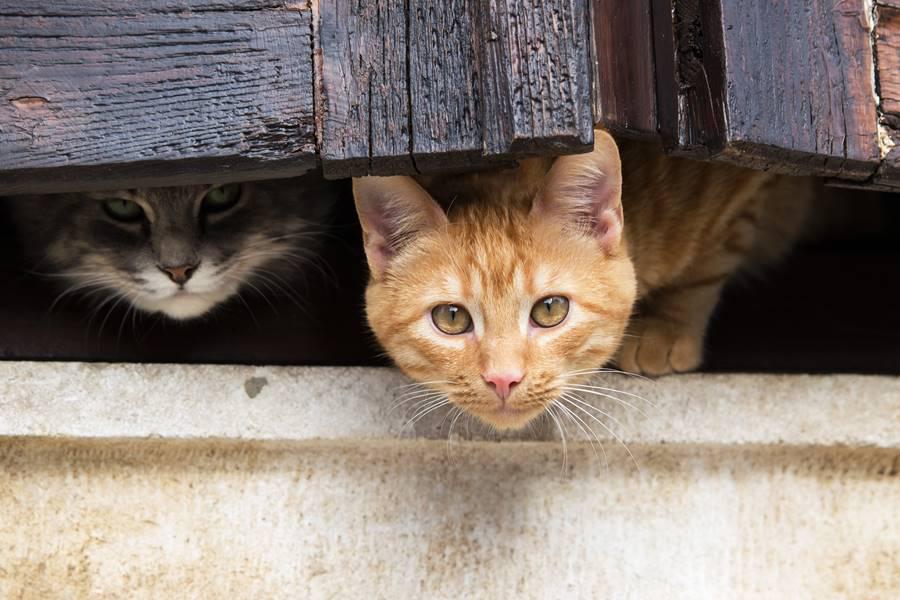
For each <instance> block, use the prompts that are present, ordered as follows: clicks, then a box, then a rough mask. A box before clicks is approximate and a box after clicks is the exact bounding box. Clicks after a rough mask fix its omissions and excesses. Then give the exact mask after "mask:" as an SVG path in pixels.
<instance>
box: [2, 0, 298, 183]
mask: <svg viewBox="0 0 900 600" xmlns="http://www.w3.org/2000/svg"><path fill="white" fill-rule="evenodd" d="M188 6H189V8H187V9H186V8H185V3H184V2H175V1H174V0H148V1H145V2H113V1H110V0H70V1H66V2H57V3H47V2H41V1H38V0H22V1H20V2H14V3H4V6H3V7H2V8H0V193H9V192H17V191H26V190H27V191H31V192H38V191H60V190H65V189H96V188H115V187H122V186H128V187H134V186H137V185H171V184H177V183H183V182H189V181H191V182H199V181H210V182H212V181H226V180H239V179H245V178H259V177H268V176H276V175H277V176H285V175H292V174H299V173H302V172H304V171H306V170H308V169H310V168H312V167H313V166H315V164H316V159H315V150H316V147H315V130H314V114H313V98H312V90H313V82H312V56H311V51H310V48H311V45H312V43H311V32H312V30H311V11H309V10H307V9H305V8H303V7H302V6H301V7H299V8H297V7H291V8H287V7H285V4H284V3H283V2H281V1H278V0H240V1H235V2H228V3H223V2H221V1H219V0H193V1H192V2H190V3H189V5H188Z"/></svg>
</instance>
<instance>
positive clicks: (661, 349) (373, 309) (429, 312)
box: [353, 131, 813, 429]
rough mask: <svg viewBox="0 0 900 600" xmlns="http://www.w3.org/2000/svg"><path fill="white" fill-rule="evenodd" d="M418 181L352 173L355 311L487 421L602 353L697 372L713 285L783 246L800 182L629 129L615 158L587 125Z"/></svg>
mask: <svg viewBox="0 0 900 600" xmlns="http://www.w3.org/2000/svg"><path fill="white" fill-rule="evenodd" d="M623 175H624V191H623V183H622V182H623ZM420 181H421V185H420V183H418V182H417V181H416V180H414V179H412V178H410V177H365V178H359V179H356V180H355V181H354V184H353V185H354V193H355V196H356V206H357V210H358V212H359V216H360V222H361V224H362V227H363V232H364V235H365V249H366V256H367V258H368V262H369V266H370V269H371V281H370V284H369V287H368V290H367V293H366V306H367V313H368V320H369V323H370V325H371V327H372V329H373V331H374V332H375V335H376V337H377V338H378V340H379V342H380V343H381V344H382V345H383V346H384V348H385V349H386V350H387V352H388V353H389V355H390V356H391V357H392V358H393V360H394V361H395V362H396V364H397V365H398V366H399V367H400V368H401V369H402V370H403V371H404V372H405V373H406V374H407V375H409V376H410V377H412V378H413V379H416V380H419V381H426V382H429V385H430V386H431V387H433V388H435V389H436V390H438V391H440V392H443V393H445V394H446V395H447V397H448V399H449V400H450V401H451V402H452V403H454V404H455V405H457V406H459V407H460V408H462V409H464V410H466V411H469V412H471V413H473V414H475V415H476V416H478V417H479V418H480V419H482V420H483V421H485V422H487V423H489V424H491V425H493V426H495V427H497V428H501V429H504V428H518V427H522V426H524V425H525V424H527V423H528V422H529V421H531V420H532V419H534V418H535V417H536V416H538V415H540V414H541V413H542V412H543V411H544V410H545V409H546V408H547V407H548V406H550V405H551V404H552V403H553V402H554V401H555V400H556V399H557V398H558V397H559V396H560V394H561V386H565V385H571V384H573V383H577V382H578V381H579V380H580V379H586V378H587V375H586V374H585V371H587V370H590V369H593V368H596V367H600V366H602V365H603V364H605V363H606V362H607V361H609V360H611V359H615V360H616V362H618V364H619V365H620V366H621V367H622V368H624V369H626V370H629V371H634V372H642V373H646V374H650V375H663V374H666V373H670V372H673V371H679V372H680V371H689V370H692V369H695V368H697V367H698V366H699V365H700V361H701V357H702V347H703V338H704V334H705V331H706V326H707V321H708V320H709V317H710V314H711V313H712V311H713V309H714V308H715V305H716V302H717V301H718V298H719V293H720V291H721V289H722V286H723V285H724V284H725V282H726V281H727V280H728V278H729V277H730V276H731V275H732V274H734V273H735V272H736V271H737V270H738V269H739V267H742V266H752V265H756V264H762V263H766V262H770V261H771V260H773V259H776V258H778V257H779V256H780V255H781V254H783V253H784V252H785V251H786V250H787V249H788V248H789V247H790V244H791V241H792V240H793V239H794V238H795V237H796V236H797V234H798V233H799V230H800V228H801V226H802V224H803V222H804V216H805V207H806V200H807V199H808V197H809V196H810V195H811V192H812V189H813V188H812V183H811V182H810V180H806V179H790V178H785V177H779V176H775V175H772V174H769V173H765V172H761V171H751V170H746V169H740V168H737V167H731V166H727V165H721V164H707V163H701V162H695V161H688V160H681V159H676V158H670V157H666V156H664V155H662V154H660V153H659V152H658V151H656V150H655V149H653V148H650V147H648V146H646V145H643V144H637V143H634V142H628V143H626V142H623V143H622V154H621V161H620V155H619V152H618V150H617V147H616V143H615V142H614V141H613V139H612V138H611V137H610V136H609V135H608V134H606V133H604V132H601V131H597V132H596V142H595V144H594V150H593V151H592V152H590V153H588V154H582V155H575V156H564V157H560V158H558V159H556V160H555V161H553V160H551V159H533V160H527V161H523V162H522V164H521V166H519V167H518V168H516V169H514V170H506V171H496V172H491V173H476V174H468V175H453V176H440V177H430V178H421V179H420ZM423 185H424V186H425V187H423ZM425 188H428V189H429V190H431V192H432V193H433V194H434V196H432V195H431V194H429V192H427V191H426V189H425ZM623 196H624V201H623V200H622V198H623ZM442 205H443V206H444V207H446V208H442ZM638 301H639V306H640V308H639V310H638V312H637V315H636V318H634V319H633V320H632V319H631V316H632V313H633V311H634V309H635V306H636V302H638ZM626 331H627V332H628V335H626Z"/></svg>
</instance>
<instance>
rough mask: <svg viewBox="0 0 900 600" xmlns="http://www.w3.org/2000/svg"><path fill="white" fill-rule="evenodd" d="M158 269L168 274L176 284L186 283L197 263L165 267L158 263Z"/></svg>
mask: <svg viewBox="0 0 900 600" xmlns="http://www.w3.org/2000/svg"><path fill="white" fill-rule="evenodd" d="M159 270H160V271H162V272H163V273H165V274H166V275H168V276H169V279H171V280H172V281H174V282H175V283H177V284H178V285H183V284H185V283H187V280H188V279H190V278H191V275H193V274H194V271H196V270H197V265H196V264H193V265H178V266H177V267H165V266H162V265H160V266H159Z"/></svg>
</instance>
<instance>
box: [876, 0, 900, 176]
mask: <svg viewBox="0 0 900 600" xmlns="http://www.w3.org/2000/svg"><path fill="white" fill-rule="evenodd" d="M876 11H877V13H876V16H877V23H878V24H877V26H876V28H875V47H876V52H877V57H878V93H879V98H880V100H881V104H880V106H879V109H880V114H879V117H880V123H881V126H882V134H883V135H882V137H881V140H880V141H881V145H882V154H883V160H882V164H881V168H880V169H879V170H878V176H877V177H876V181H877V182H878V183H879V184H881V185H889V186H892V187H893V186H896V187H900V0H892V1H891V2H880V3H879V5H878V6H877V7H876Z"/></svg>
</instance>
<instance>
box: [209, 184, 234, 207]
mask: <svg viewBox="0 0 900 600" xmlns="http://www.w3.org/2000/svg"><path fill="white" fill-rule="evenodd" d="M240 197H241V184H239V183H229V184H228V185H221V186H219V187H215V188H213V189H211V190H209V191H208V192H206V195H205V196H204V197H203V210H204V212H208V213H211V212H223V211H226V210H228V209H229V208H231V207H232V206H234V205H235V204H237V201H238V199H239V198H240Z"/></svg>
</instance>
